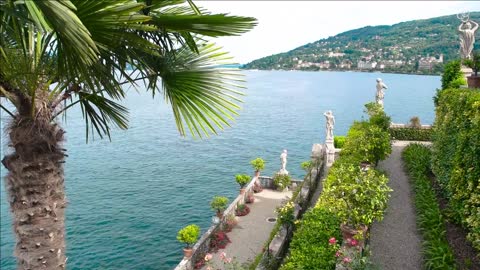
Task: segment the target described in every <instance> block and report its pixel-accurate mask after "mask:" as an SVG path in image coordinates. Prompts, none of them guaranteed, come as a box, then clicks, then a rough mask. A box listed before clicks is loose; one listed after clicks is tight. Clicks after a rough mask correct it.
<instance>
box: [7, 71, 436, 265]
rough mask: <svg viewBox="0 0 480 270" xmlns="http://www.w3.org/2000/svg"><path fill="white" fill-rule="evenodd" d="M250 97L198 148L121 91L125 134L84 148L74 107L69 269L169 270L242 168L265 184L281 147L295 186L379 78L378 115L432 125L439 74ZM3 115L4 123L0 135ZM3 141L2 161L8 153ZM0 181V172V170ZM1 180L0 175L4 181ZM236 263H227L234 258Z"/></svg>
mask: <svg viewBox="0 0 480 270" xmlns="http://www.w3.org/2000/svg"><path fill="white" fill-rule="evenodd" d="M245 74H246V79H247V82H248V83H247V86H248V89H246V90H245V92H246V94H247V95H246V96H245V97H244V101H245V103H244V104H243V109H242V111H241V114H240V116H239V117H238V118H237V121H236V122H235V123H234V124H233V127H232V128H229V129H227V130H225V131H223V132H221V133H220V134H219V135H218V136H214V137H211V138H209V139H206V140H194V139H191V138H181V137H180V136H179V135H178V133H177V131H176V128H175V125H174V121H173V116H172V113H171V110H170V108H169V107H168V106H167V105H165V104H164V102H163V100H161V96H157V97H156V100H152V99H151V96H150V94H146V93H143V94H138V93H137V92H135V91H134V90H133V89H132V90H130V91H129V95H128V98H127V99H126V101H125V104H126V106H128V107H129V108H130V109H131V112H130V129H129V130H127V131H121V130H115V131H114V132H113V136H112V142H110V141H108V140H100V139H96V140H95V141H93V142H92V141H91V142H89V143H88V144H85V128H84V122H83V120H82V119H81V113H80V112H79V110H78V109H76V110H75V109H74V110H72V111H70V112H69V113H68V117H67V120H68V121H67V122H66V123H64V124H63V126H64V127H65V129H66V131H67V134H66V135H67V142H66V148H67V149H68V154H69V157H68V159H67V163H66V165H65V171H66V189H67V199H68V201H69V205H68V208H67V217H66V218H67V221H66V226H67V247H68V251H67V256H68V257H69V259H68V268H69V269H82V270H86V269H171V268H172V267H173V266H174V265H176V264H177V263H178V262H179V260H180V259H181V257H182V250H181V247H182V244H180V243H178V242H177V241H176V233H177V231H178V230H179V229H180V228H182V227H183V226H185V225H188V224H190V223H196V224H198V225H200V227H201V228H202V229H203V231H205V230H206V228H208V226H209V225H210V222H211V216H212V215H213V212H212V210H210V208H209V202H210V200H211V198H212V197H213V196H214V195H224V196H227V197H229V198H230V199H233V198H234V197H235V196H236V195H237V194H238V185H237V183H236V182H235V180H234V176H235V174H238V173H249V174H251V173H252V169H251V167H250V165H249V161H250V160H251V159H253V158H255V157H262V158H264V159H265V160H266V162H267V163H266V169H265V171H264V172H263V175H271V174H273V172H274V171H277V170H278V169H279V168H280V160H279V156H280V153H281V151H282V150H283V149H288V164H287V170H289V171H290V173H291V174H292V175H293V177H295V178H301V177H303V173H302V170H301V168H300V163H301V162H302V161H305V160H308V159H309V156H310V151H311V147H312V144H313V143H320V142H322V141H323V139H324V135H325V134H324V133H325V130H324V128H325V117H324V116H323V113H324V112H325V111H326V110H332V111H333V112H334V115H335V118H336V125H335V130H334V133H335V134H336V135H343V134H345V133H346V131H347V130H348V127H349V126H350V125H351V124H352V122H353V121H354V120H361V119H362V117H365V116H364V114H363V105H364V104H365V103H367V102H370V101H373V100H374V96H375V79H376V78H377V77H381V78H382V79H383V81H384V82H385V83H386V84H387V86H388V87H389V88H388V90H387V91H386V96H385V111H386V112H387V114H389V115H390V116H391V117H392V120H393V121H394V122H396V123H407V122H408V120H409V119H410V118H411V117H412V116H418V117H420V120H421V122H422V123H423V124H431V123H432V122H433V120H434V111H433V110H434V108H433V101H432V97H433V96H434V94H435V89H436V88H439V87H440V77H438V76H416V75H398V74H378V73H355V72H288V71H246V72H245ZM6 118H7V115H6V114H5V113H2V131H3V126H4V124H5V119H6ZM5 145H6V143H5V136H2V153H4V152H5V151H6V148H5ZM1 170H2V171H1V175H2V176H4V175H5V173H6V172H5V168H4V167H3V166H2V167H1ZM2 178H3V177H2ZM0 189H1V190H0V192H1V193H0V196H1V199H0V203H1V205H0V211H1V235H0V236H1V238H0V239H1V265H0V266H1V269H14V268H15V260H14V257H13V247H14V236H13V233H12V229H11V226H10V224H11V219H10V212H9V208H8V204H7V200H6V198H5V187H4V183H3V181H2V184H1V188H0ZM232 255H233V254H232Z"/></svg>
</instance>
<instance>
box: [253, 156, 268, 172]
mask: <svg viewBox="0 0 480 270" xmlns="http://www.w3.org/2000/svg"><path fill="white" fill-rule="evenodd" d="M250 165H252V167H253V169H254V170H255V171H257V172H259V171H263V169H265V161H264V160H263V159H261V158H256V159H254V160H251V161H250Z"/></svg>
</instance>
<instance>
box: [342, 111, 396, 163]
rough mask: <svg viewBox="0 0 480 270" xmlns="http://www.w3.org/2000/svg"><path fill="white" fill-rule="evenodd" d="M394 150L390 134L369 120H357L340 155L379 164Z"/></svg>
mask: <svg viewBox="0 0 480 270" xmlns="http://www.w3.org/2000/svg"><path fill="white" fill-rule="evenodd" d="M391 152H392V146H391V144H390V134H389V133H388V132H387V131H385V130H383V129H382V128H380V127H379V126H377V125H374V124H371V123H369V122H365V121H363V122H355V123H353V125H352V127H351V128H350V130H349V131H348V134H347V139H346V141H345V145H344V146H343V149H342V152H340V156H342V155H346V156H352V157H354V158H355V159H357V160H358V161H368V162H371V163H375V164H377V163H378V161H380V160H383V159H385V158H386V157H387V156H388V155H389V154H390V153H391Z"/></svg>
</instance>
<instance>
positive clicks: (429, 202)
mask: <svg viewBox="0 0 480 270" xmlns="http://www.w3.org/2000/svg"><path fill="white" fill-rule="evenodd" d="M431 154H432V153H431V151H430V149H429V148H427V147H426V146H423V145H420V144H411V145H409V146H407V147H406V148H405V150H404V151H403V153H402V157H403V160H404V162H405V167H406V169H407V171H408V173H409V175H410V179H411V181H412V183H413V190H414V193H415V199H414V201H415V209H416V212H417V224H418V228H419V229H420V232H421V234H422V237H423V244H422V249H423V260H424V265H425V269H456V267H455V259H454V256H453V253H452V250H451V248H450V246H449V244H448V241H447V238H446V231H445V220H444V218H443V216H442V213H441V210H440V207H439V205H438V201H437V197H436V194H435V191H434V190H433V188H432V185H431V182H430V179H429V178H428V173H429V171H430V157H431Z"/></svg>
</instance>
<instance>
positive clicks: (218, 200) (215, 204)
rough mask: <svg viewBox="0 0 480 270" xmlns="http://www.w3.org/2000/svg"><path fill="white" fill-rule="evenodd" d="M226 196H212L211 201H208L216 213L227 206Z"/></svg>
mask: <svg viewBox="0 0 480 270" xmlns="http://www.w3.org/2000/svg"><path fill="white" fill-rule="evenodd" d="M227 204H228V198H227V197H221V196H214V197H213V199H212V201H211V202H210V207H211V208H212V209H213V210H215V211H217V213H221V212H222V211H224V210H225V209H226V208H227Z"/></svg>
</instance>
